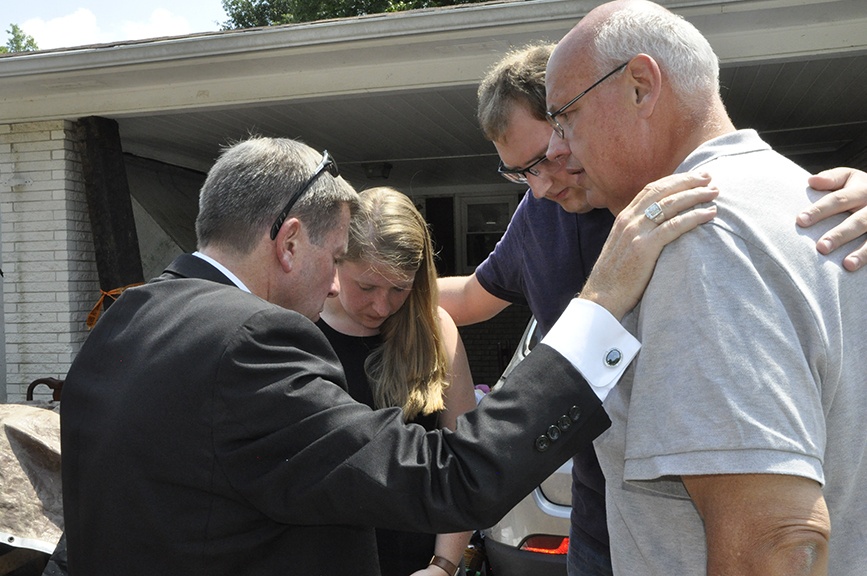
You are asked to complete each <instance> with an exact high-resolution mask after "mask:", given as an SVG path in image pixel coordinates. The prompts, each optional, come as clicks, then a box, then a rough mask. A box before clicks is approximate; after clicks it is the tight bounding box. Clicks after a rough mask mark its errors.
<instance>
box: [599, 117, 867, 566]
mask: <svg viewBox="0 0 867 576" xmlns="http://www.w3.org/2000/svg"><path fill="white" fill-rule="evenodd" d="M696 169H701V170H703V171H707V172H708V173H710V174H711V176H712V181H713V184H715V185H716V186H717V187H718V188H719V189H720V195H719V198H718V199H717V201H716V204H717V206H718V214H717V217H716V218H715V220H714V221H713V222H712V223H709V224H705V225H703V226H700V227H699V228H698V229H697V230H695V231H693V232H690V233H688V234H686V235H684V236H683V237H681V238H680V239H678V240H677V241H675V242H673V243H671V244H670V245H669V246H668V247H667V248H666V249H665V250H664V252H663V254H662V256H661V258H660V259H659V263H658V265H657V268H656V272H655V273H654V276H653V279H652V281H651V282H650V285H649V286H648V288H647V292H646V293H645V295H644V298H643V300H642V302H641V304H640V306H639V307H637V308H636V309H635V310H634V311H633V312H632V313H630V314H629V315H628V316H627V317H626V318H624V326H626V328H627V329H628V330H630V331H631V332H632V333H633V334H634V335H635V336H636V337H637V338H638V339H639V340H640V341H641V342H642V350H641V352H640V353H639V355H638V357H637V358H636V359H635V361H633V363H632V365H631V367H630V368H629V370H628V371H627V372H626V374H625V375H624V377H623V379H622V380H621V382H620V384H619V385H618V386H617V387H616V388H615V389H614V390H613V391H612V392H611V394H610V395H609V397H608V399H607V400H606V402H605V408H606V410H607V411H608V413H609V415H610V417H611V419H612V422H613V424H612V427H611V428H610V429H609V430H608V431H607V432H605V433H604V434H603V435H602V436H600V438H599V439H598V440H597V441H596V449H597V453H598V456H599V460H600V463H601V464H602V469H603V471H604V472H605V477H606V481H607V486H608V491H607V507H608V523H609V531H610V535H611V547H612V555H613V561H614V569H615V574H622V575H634V574H642V575H643V576H651V575H659V576H672V575H690V576H692V575H696V574H704V573H705V569H706V544H705V537H704V528H703V524H702V521H701V519H700V518H699V516H698V513H697V512H696V509H695V507H694V506H693V504H692V502H691V501H690V500H689V497H688V495H687V493H686V491H685V489H684V486H683V483H682V482H681V480H680V476H682V475H692V474H737V473H777V474H787V475H795V476H803V477H807V478H812V479H814V480H816V481H817V482H820V483H821V484H823V486H824V495H825V499H826V501H827V503H828V506H829V509H830V514H831V523H832V526H833V528H832V536H831V544H830V572H829V573H830V574H833V575H834V576H847V575H851V576H856V575H858V576H862V575H863V574H864V570H865V568H864V567H865V565H867V450H865V446H867V441H865V432H864V428H863V424H862V421H863V417H864V415H865V414H867V393H865V392H867V318H865V302H864V300H865V296H867V279H865V277H864V276H863V275H862V274H852V273H849V272H846V271H845V270H843V268H842V265H841V261H842V258H843V257H844V255H845V254H848V253H849V252H851V251H852V250H853V249H854V248H855V244H854V243H853V244H851V245H850V246H849V247H848V248H849V249H847V247H844V248H843V249H840V250H838V251H836V252H835V253H834V254H833V255H832V256H831V257H830V258H826V257H824V256H822V255H820V254H819V253H818V252H817V251H816V248H815V242H816V240H817V239H818V238H819V236H820V235H821V233H822V232H823V231H825V230H827V229H828V228H830V227H831V226H832V225H833V224H836V223H838V222H839V221H840V220H842V216H841V217H839V218H834V219H832V220H831V221H830V222H828V223H826V224H825V225H822V226H818V227H813V228H808V229H801V228H798V227H797V226H796V224H795V216H796V215H797V214H798V212H799V211H800V210H802V209H803V208H804V207H806V206H807V205H809V203H810V202H812V201H814V200H816V199H817V198H818V197H819V196H820V194H818V193H817V192H815V191H813V190H811V189H809V188H808V187H807V184H806V182H807V176H808V174H807V173H806V172H805V171H803V170H802V169H800V168H799V167H797V166H796V165H794V164H792V163H791V162H789V161H788V160H786V159H785V158H783V157H782V156H780V155H779V154H777V153H775V152H773V151H772V150H771V149H770V148H769V147H768V146H767V144H765V143H764V142H763V141H761V139H760V138H759V137H758V135H757V134H756V133H755V132H754V131H752V130H744V131H739V132H735V133H732V134H727V135H725V136H723V137H720V138H717V139H714V140H712V141H710V142H707V143H705V144H704V145H702V146H701V147H699V148H698V149H697V150H696V151H694V152H693V154H691V155H690V156H689V157H688V158H687V159H686V161H685V162H684V163H683V165H681V167H680V168H679V170H678V171H680V172H683V171H688V170H696ZM627 421H628V425H627Z"/></svg>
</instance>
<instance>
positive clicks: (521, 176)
mask: <svg viewBox="0 0 867 576" xmlns="http://www.w3.org/2000/svg"><path fill="white" fill-rule="evenodd" d="M545 160H547V158H546V157H545V155H544V154H542V155H541V156H540V157H538V158H536V159H535V160H533V161H532V162H531V163H530V164H529V165H528V166H526V167H524V168H507V167H506V165H505V164H503V161H502V160H500V166H499V168H497V172H498V173H499V174H500V175H501V176H502V177H503V178H505V179H506V180H508V181H509V182H514V183H515V184H526V183H527V174H532V175H533V176H541V172H539V169H538V168H536V166H538V165H539V164H541V163H542V162H544V161H545Z"/></svg>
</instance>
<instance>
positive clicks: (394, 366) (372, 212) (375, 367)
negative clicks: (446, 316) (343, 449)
mask: <svg viewBox="0 0 867 576" xmlns="http://www.w3.org/2000/svg"><path fill="white" fill-rule="evenodd" d="M346 260H349V261H351V262H358V261H365V262H369V263H375V264H379V265H385V266H388V267H389V268H390V269H392V270H394V271H395V272H398V273H406V274H407V275H408V276H411V277H413V278H414V282H413V285H412V289H411V290H410V294H409V296H408V297H407V299H406V302H404V304H403V306H401V307H400V309H399V310H398V311H397V312H395V313H394V314H393V315H391V316H390V317H388V318H387V319H386V320H385V322H383V324H382V327H381V328H380V334H381V336H382V346H380V347H379V348H377V349H376V350H375V351H374V352H372V353H371V354H370V356H368V358H367V360H366V361H365V363H364V368H365V371H366V372H367V377H368V380H369V381H370V384H371V387H372V388H373V399H374V403H375V405H376V407H377V408H383V407H387V406H398V407H400V408H402V409H403V413H404V418H405V419H406V420H407V421H410V420H412V419H413V418H415V417H416V416H418V415H419V414H423V415H427V414H432V413H434V412H438V411H440V410H442V409H443V408H444V407H445V402H444V398H443V396H444V392H445V389H446V388H447V387H448V373H449V361H448V356H447V355H446V350H445V346H444V344H443V340H442V332H441V330H440V325H439V315H438V307H437V301H438V293H437V283H436V277H437V276H436V268H435V267H434V260H433V244H432V242H431V237H430V231H429V230H428V227H427V222H425V220H424V218H423V217H422V215H421V214H420V213H419V211H418V210H417V209H416V207H415V206H414V205H413V203H412V200H410V199H409V198H408V197H407V196H406V195H404V194H402V193H401V192H399V191H397V190H395V189H393V188H388V187H378V188H370V189H368V190H364V191H363V192H361V194H360V195H359V208H358V211H357V212H356V213H355V214H354V215H353V218H352V223H351V225H350V229H349V247H348V250H347V254H346Z"/></svg>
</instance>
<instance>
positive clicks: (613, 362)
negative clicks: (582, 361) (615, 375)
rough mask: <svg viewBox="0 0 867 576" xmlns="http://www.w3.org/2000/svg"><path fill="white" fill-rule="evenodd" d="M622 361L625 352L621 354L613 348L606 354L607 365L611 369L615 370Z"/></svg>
mask: <svg viewBox="0 0 867 576" xmlns="http://www.w3.org/2000/svg"><path fill="white" fill-rule="evenodd" d="M621 360H623V352H621V351H620V350H618V349H617V348H612V349H611V350H609V351H608V352H606V353H605V365H606V366H608V367H609V368H614V367H615V366H617V365H618V364H620V361H621Z"/></svg>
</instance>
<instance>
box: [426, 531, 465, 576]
mask: <svg viewBox="0 0 867 576" xmlns="http://www.w3.org/2000/svg"><path fill="white" fill-rule="evenodd" d="M472 535H473V533H472V532H452V533H448V534H437V539H436V545H435V546H434V554H435V555H437V556H439V557H441V558H445V559H446V560H448V561H449V562H451V563H452V564H454V565H455V566H460V564H461V561H462V560H463V558H464V550H465V549H466V548H467V544H469V543H470V537H471V536H472ZM443 572H445V571H444V570H440V575H442V573H443Z"/></svg>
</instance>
